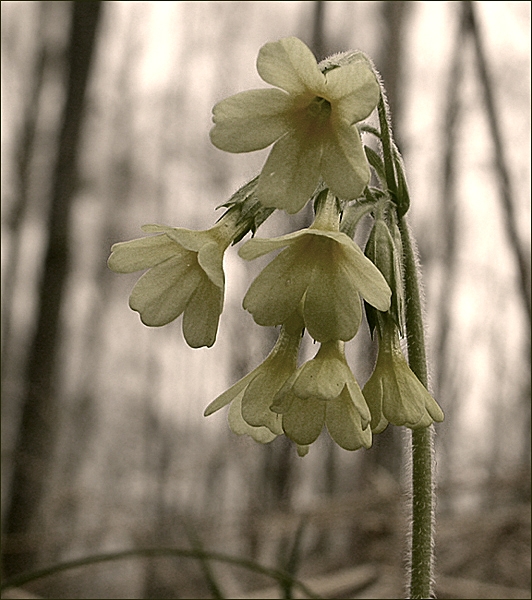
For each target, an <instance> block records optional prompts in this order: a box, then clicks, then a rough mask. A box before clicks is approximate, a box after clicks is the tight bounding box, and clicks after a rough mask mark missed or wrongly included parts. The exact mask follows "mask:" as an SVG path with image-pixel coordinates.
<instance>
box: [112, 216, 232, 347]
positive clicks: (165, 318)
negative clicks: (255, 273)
mask: <svg viewBox="0 0 532 600" xmlns="http://www.w3.org/2000/svg"><path fill="white" fill-rule="evenodd" d="M236 223H237V216H236V214H234V213H231V212H229V213H226V216H224V217H222V219H220V221H219V222H218V223H217V224H216V225H215V226H214V227H212V228H211V229H208V230H204V231H191V230H190V229H183V228H176V227H166V226H163V225H144V227H142V230H143V231H145V232H147V233H159V234H160V235H156V236H150V237H144V238H139V239H136V240H131V241H129V242H119V243H118V244H114V245H113V246H112V248H111V255H110V257H109V259H108V266H109V268H110V269H111V270H113V271H115V272H117V273H133V272H135V271H141V270H145V269H148V271H147V272H146V273H144V275H142V277H141V278H140V279H139V280H138V282H137V283H136V285H135V287H134V288H133V291H132V292H131V296H130V298H129V306H130V307H131V308H132V309H133V310H135V311H137V312H138V313H139V314H140V318H141V320H142V322H143V323H144V324H145V325H148V326H150V327H160V326H162V325H166V324H167V323H170V322H171V321H173V320H174V319H177V317H179V316H180V315H181V314H183V326H182V327H183V335H184V337H185V340H186V341H187V343H188V344H189V346H192V347H193V348H199V347H201V346H212V345H213V344H214V342H215V340H216V333H217V329H218V322H219V319H220V314H221V312H222V308H223V297H224V282H225V277H224V271H223V255H224V252H225V250H226V248H227V247H228V246H229V244H230V243H231V241H232V240H233V239H234V237H235V235H236V232H237V231H238V227H237V225H236Z"/></svg>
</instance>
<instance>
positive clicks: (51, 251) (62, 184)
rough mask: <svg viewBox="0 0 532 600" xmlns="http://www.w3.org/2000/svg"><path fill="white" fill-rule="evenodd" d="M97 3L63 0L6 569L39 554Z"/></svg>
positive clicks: (30, 564)
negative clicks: (57, 98) (56, 102)
mask: <svg viewBox="0 0 532 600" xmlns="http://www.w3.org/2000/svg"><path fill="white" fill-rule="evenodd" d="M100 7H101V2H71V3H70V6H69V9H70V10H71V13H72V20H71V30H70V41H69V45H68V48H67V66H66V68H67V71H68V75H67V78H65V80H66V83H65V85H66V100H65V105H64V108H63V114H62V116H61V123H60V132H59V139H58V148H57V156H56V164H55V169H54V174H53V184H52V197H51V203H50V209H49V214H48V240H47V249H46V254H45V259H44V266H43V273H42V279H41V283H40V287H39V297H38V309H37V322H36V327H35V333H34V336H33V340H32V342H31V347H30V350H29V357H28V362H27V367H26V390H25V395H24V399H23V406H22V417H21V422H20V425H19V431H18V436H17V442H16V447H15V453H14V465H13V475H12V481H11V489H10V497H9V501H8V504H9V505H8V509H7V514H6V521H5V527H4V534H5V536H6V540H7V543H6V544H4V548H3V568H4V574H5V575H6V576H11V575H15V574H16V573H20V572H22V571H27V570H30V569H32V568H34V567H35V566H36V561H37V557H38V549H39V542H40V540H38V536H36V537H34V538H32V539H30V537H29V535H30V534H31V532H32V530H34V527H33V526H34V524H35V521H36V519H37V515H38V511H39V506H40V503H41V500H42V497H43V494H44V492H45V485H46V480H47V475H48V472H49V466H50V460H51V458H52V456H53V447H54V432H55V422H56V413H57V372H58V369H57V356H58V350H59V347H60V330H61V327H60V316H61V305H62V297H63V291H64V288H65V283H66V280H67V276H68V259H69V239H68V226H69V216H70V208H71V205H72V199H73V197H74V193H75V189H76V183H77V181H76V175H77V155H78V149H79V142H80V137H81V126H82V121H83V114H84V106H85V95H86V89H87V82H88V77H89V71H90V64H91V59H92V56H93V54H94V52H93V51H94V46H95V40H96V30H97V26H98V22H99V19H100ZM13 542H22V545H21V546H19V547H18V548H17V547H15V546H14V544H13ZM17 545H18V544H17Z"/></svg>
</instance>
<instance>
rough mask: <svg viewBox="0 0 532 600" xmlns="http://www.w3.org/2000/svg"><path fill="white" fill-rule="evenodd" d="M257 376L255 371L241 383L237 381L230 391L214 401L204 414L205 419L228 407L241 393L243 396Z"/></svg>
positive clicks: (226, 391)
mask: <svg viewBox="0 0 532 600" xmlns="http://www.w3.org/2000/svg"><path fill="white" fill-rule="evenodd" d="M256 376H257V373H256V372H255V371H251V373H248V374H247V375H246V376H245V377H242V379H240V380H239V381H237V382H236V383H235V384H234V385H232V386H231V387H230V388H229V389H228V390H225V392H224V393H223V394H220V395H219V396H218V397H217V398H216V399H215V400H213V401H212V402H211V403H210V404H209V405H208V406H207V408H206V409H205V411H204V412H203V416H204V417H208V416H209V415H212V414H213V413H215V412H216V411H217V410H220V408H223V407H224V406H227V405H228V404H229V403H230V402H232V401H233V400H234V399H235V398H236V397H237V396H238V395H239V394H240V393H241V392H242V395H243V390H244V389H245V388H246V387H247V385H248V383H249V382H250V381H251V380H252V379H253V378H254V377H256Z"/></svg>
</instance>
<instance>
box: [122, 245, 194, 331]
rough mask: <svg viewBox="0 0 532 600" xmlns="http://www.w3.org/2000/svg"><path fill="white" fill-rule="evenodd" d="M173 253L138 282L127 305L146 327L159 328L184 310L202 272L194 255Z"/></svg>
mask: <svg viewBox="0 0 532 600" xmlns="http://www.w3.org/2000/svg"><path fill="white" fill-rule="evenodd" d="M188 254H190V257H187V256H185V259H183V257H182V256H175V257H173V258H170V259H169V260H167V261H165V262H164V263H162V264H160V265H157V266H156V267H153V268H152V269H150V270H149V271H148V272H147V273H144V275H143V276H142V277H141V278H140V279H139V280H138V281H137V284H136V285H135V287H134V288H133V291H132V292H131V296H130V297H129V306H130V307H131V309H132V310H136V311H137V312H139V313H140V318H141V320H142V322H143V323H144V324H145V325H148V326H149V327H160V326H161V325H166V324H167V323H170V321H173V320H174V319H176V318H177V317H178V316H179V315H180V314H181V313H182V312H183V311H184V310H185V307H186V305H187V302H188V301H189V299H190V297H191V296H192V294H193V293H194V291H195V289H196V287H197V286H198V285H199V283H200V282H201V278H202V276H203V277H204V275H203V272H202V270H201V269H200V268H199V266H198V264H197V262H196V258H195V255H193V254H192V253H188Z"/></svg>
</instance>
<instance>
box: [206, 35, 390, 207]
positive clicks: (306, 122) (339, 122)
mask: <svg viewBox="0 0 532 600" xmlns="http://www.w3.org/2000/svg"><path fill="white" fill-rule="evenodd" d="M344 62H345V64H341V66H336V65H333V66H331V65H329V66H328V67H327V69H324V70H325V72H322V70H320V67H319V66H318V64H317V62H316V59H315V58H314V55H313V54H312V52H311V51H310V50H309V48H308V47H307V46H306V45H305V44H304V43H303V42H302V41H301V40H299V39H297V38H294V37H289V38H284V39H281V40H279V41H277V42H271V43H268V44H265V45H264V46H263V47H262V48H261V49H260V52H259V56H258V59H257V71H258V73H259V75H260V76H261V78H262V79H263V80H264V81H266V82H267V83H269V84H271V85H273V86H276V88H280V89H275V88H269V89H261V90H248V91H245V92H241V93H239V94H236V95H235V96H231V97H230V98H227V99H225V100H222V101H221V102H219V103H218V104H216V106H215V107H214V109H213V121H214V127H213V129H212V130H211V133H210V136H211V141H212V143H213V144H214V145H215V146H216V147H217V148H220V149H221V150H225V151H227V152H252V151H255V150H261V149H263V148H266V147H267V146H269V145H270V144H273V143H274V142H275V144H274V146H273V148H272V150H271V152H270V155H269V157H268V160H267V161H266V164H265V165H264V167H263V169H262V173H261V175H260V177H259V183H258V188H257V197H258V198H259V200H260V201H261V203H262V204H263V205H264V206H267V207H275V208H281V209H284V210H286V211H287V212H289V213H296V212H298V211H299V210H301V208H303V206H304V205H305V204H306V202H307V200H308V199H309V198H310V196H311V195H312V193H313V192H314V190H315V189H316V187H317V185H318V182H319V180H320V177H322V178H323V180H324V181H325V182H326V184H327V185H328V186H329V187H330V189H331V190H332V192H333V193H334V194H335V195H337V196H338V197H340V198H342V199H344V200H352V199H354V198H357V197H358V196H360V194H361V193H362V191H363V190H364V188H365V186H366V185H367V184H368V182H369V177H370V171H369V166H368V163H367V160H366V156H365V154H364V150H363V147H362V143H361V140H360V135H359V132H358V129H357V127H356V123H358V122H359V121H362V120H364V119H366V118H367V117H368V116H369V115H370V114H371V112H372V111H373V110H374V108H375V107H376V106H377V102H378V100H379V95H380V89H379V84H378V83H377V80H376V77H375V74H374V72H373V70H372V68H371V65H370V63H369V61H368V59H367V58H366V57H365V55H364V54H362V53H360V52H357V53H353V54H351V55H350V57H349V60H345V61H344Z"/></svg>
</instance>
